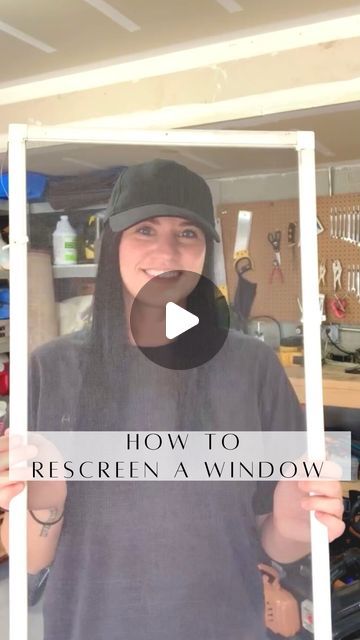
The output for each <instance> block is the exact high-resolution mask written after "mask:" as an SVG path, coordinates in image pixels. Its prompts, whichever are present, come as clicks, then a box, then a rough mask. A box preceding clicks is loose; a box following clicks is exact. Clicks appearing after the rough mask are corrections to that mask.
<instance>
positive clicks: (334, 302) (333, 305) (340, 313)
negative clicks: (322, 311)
mask: <svg viewBox="0 0 360 640" xmlns="http://www.w3.org/2000/svg"><path fill="white" fill-rule="evenodd" d="M346 307H347V299H346V298H345V297H344V298H339V297H338V296H337V295H336V294H335V296H334V298H331V299H330V300H329V308H330V311H331V313H332V314H333V315H334V316H335V317H336V318H339V319H343V318H345V315H346Z"/></svg>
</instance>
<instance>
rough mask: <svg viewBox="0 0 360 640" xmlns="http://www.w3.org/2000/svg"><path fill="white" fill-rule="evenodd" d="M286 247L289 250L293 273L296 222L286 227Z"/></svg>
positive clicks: (294, 265)
mask: <svg viewBox="0 0 360 640" xmlns="http://www.w3.org/2000/svg"><path fill="white" fill-rule="evenodd" d="M288 247H289V248H291V264H292V269H293V271H295V267H296V222H289V225H288Z"/></svg>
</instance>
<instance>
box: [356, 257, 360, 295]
mask: <svg viewBox="0 0 360 640" xmlns="http://www.w3.org/2000/svg"><path fill="white" fill-rule="evenodd" d="M356 297H357V299H358V302H359V303H360V265H358V266H357V271H356Z"/></svg>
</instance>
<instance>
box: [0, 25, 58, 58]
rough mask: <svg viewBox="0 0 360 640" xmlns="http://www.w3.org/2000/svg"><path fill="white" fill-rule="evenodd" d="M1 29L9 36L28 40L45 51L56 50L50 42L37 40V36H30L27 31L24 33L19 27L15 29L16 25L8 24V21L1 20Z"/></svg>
mask: <svg viewBox="0 0 360 640" xmlns="http://www.w3.org/2000/svg"><path fill="white" fill-rule="evenodd" d="M0 31H3V32H4V33H7V34H8V35H9V36H12V37H13V38H17V40H21V41H22V42H26V44H29V45H31V46H32V47H35V48H36V49H40V51H44V53H54V52H55V51H56V49H54V47H50V46H49V45H48V44H45V42H41V40H37V39H36V38H33V37H32V36H29V35H28V34H27V33H24V32H23V31H19V29H15V27H12V26H11V25H10V24H7V23H6V22H1V21H0Z"/></svg>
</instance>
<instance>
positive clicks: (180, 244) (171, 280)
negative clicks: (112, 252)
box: [119, 216, 206, 304]
mask: <svg viewBox="0 0 360 640" xmlns="http://www.w3.org/2000/svg"><path fill="white" fill-rule="evenodd" d="M205 253H206V240H205V234H204V233H203V231H202V230H201V229H200V228H199V227H197V226H196V225H194V224H193V223H192V222H190V221H189V220H186V219H185V218H173V217H170V216H165V217H162V216H159V217H155V218H149V219H148V220H144V221H142V222H139V223H137V224H135V225H134V226H132V227H130V229H126V230H125V231H123V233H122V235H121V239H120V244H119V265H120V274H121V278H122V281H123V284H124V286H125V289H126V291H127V292H128V293H129V294H130V296H131V297H132V298H135V297H136V296H137V294H138V293H139V291H140V289H142V287H143V286H144V285H145V284H147V283H148V282H150V281H151V280H152V281H153V282H154V287H155V288H156V293H157V292H159V295H160V298H163V296H164V299H165V298H167V299H169V291H171V292H172V294H173V295H172V298H173V299H174V302H175V301H177V300H180V299H181V298H182V297H184V293H185V297H186V295H188V294H189V293H190V291H191V290H192V289H193V288H194V287H195V286H196V283H197V282H195V281H193V282H192V284H191V285H190V289H189V283H187V285H186V283H185V275H186V274H184V273H181V272H184V271H185V272H193V273H196V274H201V273H202V270H203V266H204V261H205ZM169 272H170V273H169ZM162 274H166V275H162ZM154 278H155V280H154ZM197 280H198V278H197ZM155 297H157V296H155ZM160 298H159V299H158V301H159V300H160ZM154 302H155V300H154ZM160 302H161V301H160ZM155 304H156V302H155Z"/></svg>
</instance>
